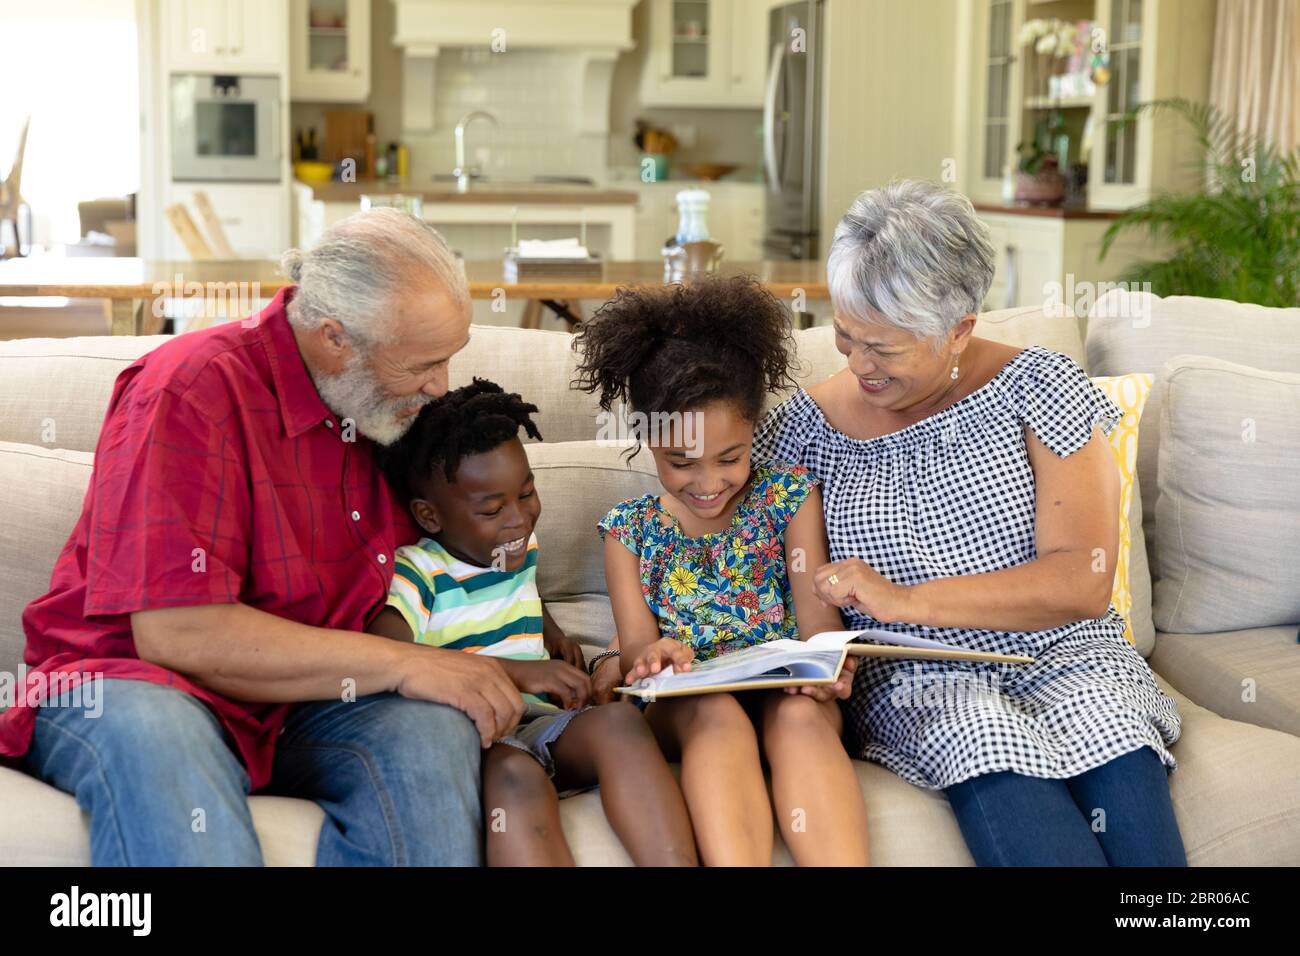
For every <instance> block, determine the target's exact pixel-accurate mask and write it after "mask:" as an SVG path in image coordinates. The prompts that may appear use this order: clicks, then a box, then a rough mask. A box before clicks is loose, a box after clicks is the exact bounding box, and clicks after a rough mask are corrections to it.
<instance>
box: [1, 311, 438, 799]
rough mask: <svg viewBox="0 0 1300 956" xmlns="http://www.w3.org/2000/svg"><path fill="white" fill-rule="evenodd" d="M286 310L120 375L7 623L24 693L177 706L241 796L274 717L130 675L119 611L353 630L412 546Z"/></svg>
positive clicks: (30, 714)
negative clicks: (107, 684) (81, 694)
mask: <svg viewBox="0 0 1300 956" xmlns="http://www.w3.org/2000/svg"><path fill="white" fill-rule="evenodd" d="M292 295H293V289H292V288H289V289H285V290H284V291H282V292H281V293H280V294H279V295H277V296H276V298H275V300H274V301H273V302H272V303H271V304H270V305H269V306H267V308H266V309H265V310H264V311H262V312H261V313H260V314H259V315H257V316H255V317H252V318H250V319H247V320H244V321H243V322H229V323H225V324H223V325H219V326H216V327H214V328H211V329H207V330H204V331H199V332H192V333H188V334H186V335H182V336H178V337H177V338H176V339H174V340H173V341H171V342H168V343H166V344H164V345H162V346H160V347H159V348H157V349H155V350H154V351H152V352H150V353H149V354H148V355H146V356H144V357H142V358H141V359H139V360H138V361H137V362H135V364H133V365H131V366H130V367H129V368H127V369H126V370H124V371H123V372H122V374H121V375H119V376H118V378H117V382H116V384H115V386H114V388H113V397H112V399H111V400H110V402H109V406H108V414H107V415H106V416H105V418H104V426H103V429H102V431H101V433H100V436H99V443H98V445H97V447H96V448H95V469H94V473H93V474H92V475H91V479H90V488H89V489H88V490H87V492H86V500H85V504H84V505H83V507H82V512H81V517H80V519H79V520H78V521H77V525H76V527H75V528H74V529H73V531H72V536H71V537H70V538H69V539H68V543H67V544H66V545H65V546H64V548H63V552H62V553H61V554H60V555H59V559H58V561H57V563H56V564H55V566H54V574H53V578H52V580H51V582H50V590H49V593H48V594H46V595H45V596H44V597H41V598H38V599H37V600H35V601H33V602H32V603H31V604H30V605H28V607H27V609H26V611H24V613H23V628H24V630H25V631H26V635H27V648H26V652H25V654H24V659H25V661H26V662H27V664H28V666H29V667H31V668H33V670H32V671H31V672H30V673H29V675H28V681H29V682H33V681H37V680H38V676H37V675H38V674H39V675H42V677H41V678H39V679H40V680H43V673H48V672H51V671H69V672H72V671H79V672H82V673H95V672H99V673H102V674H103V675H104V677H106V678H130V679H135V680H144V681H149V682H151V683H156V684H166V685H168V686H171V687H177V688H179V689H181V690H184V691H186V692H187V693H190V694H193V695H194V696H195V697H197V698H199V699H200V700H202V701H203V702H204V703H206V704H207V705H208V706H209V707H210V708H211V709H212V710H213V711H214V712H215V713H216V715H217V716H218V718H220V720H221V722H222V724H223V725H224V726H225V728H226V730H227V731H229V733H230V735H231V737H232V738H233V740H234V744H235V746H236V748H237V749H238V752H239V754H240V756H241V757H242V758H243V760H244V764H245V765H246V766H247V768H248V773H249V777H250V778H251V780H252V785H253V788H254V789H257V788H259V787H262V786H265V785H266V783H267V782H268V780H269V779H270V776H271V762H272V757H273V754H274V749H275V740H276V737H277V736H278V734H279V732H280V729H281V727H282V726H283V724H284V720H285V717H286V715H287V713H288V710H289V705H287V704H250V703H241V702H239V701H233V700H229V699H227V698H225V697H223V696H221V695H220V694H217V693H214V692H213V691H211V690H206V689H204V688H203V687H200V686H198V685H197V684H195V683H193V682H192V681H190V680H188V679H186V678H185V677H183V676H181V675H180V674H177V673H174V672H172V671H169V670H167V669H166V668H163V667H160V666H158V665H156V664H150V663H148V662H146V661H142V660H140V659H139V657H138V656H137V655H136V651H135V642H134V641H133V639H132V634H131V618H130V614H131V612H132V611H140V610H144V609H146V608H163V607H181V606H186V605H198V604H221V603H228V602H242V603H244V604H247V605H250V606H251V607H255V608H259V609H261V610H263V611H267V612H269V613H271V614H275V615H278V616H279V617H283V618H288V619H289V620H293V621H298V622H300V623H303V624H310V625H313V626H316V627H325V628H340V629H345V630H353V631H359V630H363V629H364V628H365V626H366V624H367V623H368V622H369V620H370V618H371V617H373V616H374V615H375V614H376V613H377V612H378V611H379V610H380V609H381V608H382V607H383V606H384V601H385V598H386V595H387V593H388V583H389V581H390V580H391V578H392V575H393V551H394V549H395V548H397V547H398V546H400V545H403V544H409V543H412V542H414V541H415V540H417V538H418V536H419V535H418V529H416V527H415V526H414V524H413V523H412V522H411V520H410V518H409V517H408V516H407V512H406V509H405V508H404V507H403V506H402V504H401V502H399V501H397V499H396V497H395V496H394V495H392V494H391V493H390V491H389V489H388V486H387V484H386V483H385V482H384V480H383V477H382V475H381V474H380V472H379V471H378V469H377V468H376V467H375V464H374V461H373V458H372V456H371V445H370V442H369V441H367V440H365V439H364V438H361V437H360V436H353V435H352V434H350V432H349V433H346V434H345V432H344V429H343V428H342V427H341V425H340V422H339V420H338V419H337V418H336V417H335V416H334V415H333V414H332V413H331V412H330V411H329V409H327V408H326V407H325V404H324V403H323V402H322V401H321V399H320V396H319V395H318V394H317V392H316V388H315V386H314V385H313V384H312V381H311V377H310V376H309V375H308V373H307V368H306V366H305V365H304V364H303V360H302V356H301V355H300V354H299V352H298V346H297V343H296V342H295V341H294V337H293V332H292V330H291V329H290V327H289V322H288V319H287V317H286V316H285V311H284V310H285V306H286V305H287V304H288V302H289V300H290V298H291V297H292ZM40 686H44V685H43V683H42V684H41V685H40ZM340 693H342V688H341V687H340ZM24 696H25V695H23V694H19V695H18V697H19V705H18V706H16V707H14V708H12V709H10V710H9V711H8V712H7V713H5V714H3V715H0V754H3V755H7V756H11V757H17V756H21V755H22V754H23V753H25V752H26V750H27V748H28V746H29V743H30V740H31V734H32V724H33V720H34V717H35V713H34V710H33V708H31V707H29V706H23V704H24V702H25V701H24Z"/></svg>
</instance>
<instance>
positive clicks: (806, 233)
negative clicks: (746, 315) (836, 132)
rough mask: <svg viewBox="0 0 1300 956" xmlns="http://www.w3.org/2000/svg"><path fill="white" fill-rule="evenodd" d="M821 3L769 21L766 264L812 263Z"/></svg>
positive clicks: (815, 0)
mask: <svg viewBox="0 0 1300 956" xmlns="http://www.w3.org/2000/svg"><path fill="white" fill-rule="evenodd" d="M821 30H822V0H801V2H799V3H788V4H786V5H785V6H781V7H776V8H775V9H773V10H772V11H771V12H770V14H769V15H768V44H767V50H768V71H767V91H766V95H765V97H764V101H763V166H764V174H765V176H766V178H767V189H768V193H767V223H766V229H765V232H764V236H763V250H764V256H765V258H768V259H816V258H819V257H820V254H821V252H820V250H819V249H818V207H819V204H820V201H821V200H820V192H819V185H820V184H819V183H818V167H819V156H818V151H819V146H820V140H821V125H820V123H821V108H820V107H821V93H822V91H821V72H822V69H821V54H822V47H823V44H822V35H821Z"/></svg>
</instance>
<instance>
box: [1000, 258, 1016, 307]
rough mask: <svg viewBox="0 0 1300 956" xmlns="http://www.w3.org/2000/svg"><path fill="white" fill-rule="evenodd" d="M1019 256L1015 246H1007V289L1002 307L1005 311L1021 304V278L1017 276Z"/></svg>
mask: <svg viewBox="0 0 1300 956" xmlns="http://www.w3.org/2000/svg"><path fill="white" fill-rule="evenodd" d="M1017 255H1018V253H1017V251H1016V247H1015V246H1007V289H1006V301H1005V303H1004V304H1003V306H1002V308H1004V309H1012V308H1015V307H1016V306H1017V305H1019V304H1020V302H1019V299H1020V290H1019V289H1018V288H1017V286H1019V285H1020V277H1019V275H1018V274H1017V273H1018V271H1019V270H1018V269H1017V268H1016V265H1017V263H1016V257H1017Z"/></svg>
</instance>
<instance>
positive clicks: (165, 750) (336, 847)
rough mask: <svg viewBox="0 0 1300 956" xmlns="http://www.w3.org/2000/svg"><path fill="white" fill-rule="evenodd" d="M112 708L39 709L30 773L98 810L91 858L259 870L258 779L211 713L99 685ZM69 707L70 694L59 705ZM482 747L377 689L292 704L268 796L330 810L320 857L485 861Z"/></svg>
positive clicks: (462, 729) (117, 685)
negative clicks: (253, 785)
mask: <svg viewBox="0 0 1300 956" xmlns="http://www.w3.org/2000/svg"><path fill="white" fill-rule="evenodd" d="M101 696H102V700H103V712H102V714H101V715H100V716H98V717H95V718H92V717H90V716H88V715H87V714H86V713H85V712H84V711H83V710H82V709H80V708H74V707H65V706H58V707H42V708H41V709H40V710H39V711H38V712H37V715H36V727H35V732H34V734H33V738H32V745H31V749H30V750H29V751H28V753H27V756H26V758H25V760H26V765H27V767H28V769H29V770H30V771H31V772H32V773H33V774H34V775H35V776H37V777H39V778H40V779H42V780H44V781H45V782H46V783H49V784H51V785H52V786H55V787H58V788H59V789H60V790H65V791H67V792H68V793H71V794H72V795H73V796H75V797H76V798H77V803H78V804H79V805H80V807H81V809H82V810H83V811H85V812H86V813H88V814H89V815H90V859H91V863H93V864H94V865H96V866H221V865H227V866H258V865H261V863H262V862H263V861H262V849H261V846H260V844H259V843H258V839H257V832H256V831H255V830H254V829H253V819H252V817H251V815H250V814H249V809H248V800H247V796H248V792H249V779H248V774H247V772H246V771H245V770H244V766H243V764H242V763H241V761H240V760H239V757H238V756H236V754H235V752H234V750H232V749H231V746H230V744H229V742H228V736H227V735H226V734H225V732H224V730H223V728H222V727H221V724H220V723H219V722H218V720H217V718H216V716H215V715H214V714H213V713H212V711H210V710H209V709H208V708H207V707H206V706H205V705H204V704H203V703H201V702H200V701H199V700H197V699H196V698H194V697H192V696H190V695H189V694H186V693H185V692H183V691H180V690H176V689H175V688H170V687H163V686H161V685H158V684H150V683H147V682H144V681H136V680H104V681H103V684H102V695H101ZM60 703H62V701H61V702H60ZM480 754H481V748H480V743H479V736H478V732H477V731H476V730H475V729H474V724H473V723H472V722H471V721H470V720H469V718H468V717H466V716H465V715H464V714H462V713H461V712H460V711H458V710H455V709H454V708H451V707H446V706H443V705H442V704H433V703H428V702H425V701H417V700H408V699H407V698H404V697H400V696H398V695H396V694H375V695H373V696H370V697H362V698H359V699H358V700H357V701H355V702H352V703H345V702H342V701H318V702H312V703H307V704H301V705H298V706H297V707H295V708H294V709H293V710H292V711H291V712H290V716H289V720H288V723H287V724H286V725H285V730H284V733H283V734H282V735H281V736H280V738H279V740H278V742H277V744H276V758H275V764H274V767H273V770H272V779H271V785H270V786H269V787H268V788H267V789H266V791H264V792H266V793H274V794H278V795H282V796H294V797H302V798H304V799H308V800H314V801H316V802H317V803H318V804H320V806H321V808H322V809H323V810H324V811H325V815H326V818H325V823H324V825H323V826H322V827H321V831H320V839H319V843H318V845H317V850H316V862H317V863H318V864H319V865H322V866H330V865H349V864H351V865H398V866H401V865H424V866H449V865H469V866H473V865H477V864H479V863H481V862H482V817H481V809H480V803H479V757H480Z"/></svg>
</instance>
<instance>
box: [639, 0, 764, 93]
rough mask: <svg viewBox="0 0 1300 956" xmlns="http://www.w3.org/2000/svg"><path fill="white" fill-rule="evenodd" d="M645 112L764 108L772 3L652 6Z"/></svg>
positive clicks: (655, 0)
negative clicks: (664, 108)
mask: <svg viewBox="0 0 1300 956" xmlns="http://www.w3.org/2000/svg"><path fill="white" fill-rule="evenodd" d="M650 4H651V5H650V35H649V51H648V54H647V56H646V59H645V67H644V71H643V73H642V76H641V102H642V104H643V105H645V106H651V107H658V106H687V107H719V108H724V107H732V108H735V107H748V108H753V109H760V108H762V106H763V82H764V78H765V75H766V70H767V56H766V53H767V51H766V49H765V48H766V46H767V12H768V10H769V9H770V8H771V7H772V6H773V5H774V3H773V2H772V0H650Z"/></svg>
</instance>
